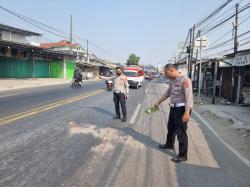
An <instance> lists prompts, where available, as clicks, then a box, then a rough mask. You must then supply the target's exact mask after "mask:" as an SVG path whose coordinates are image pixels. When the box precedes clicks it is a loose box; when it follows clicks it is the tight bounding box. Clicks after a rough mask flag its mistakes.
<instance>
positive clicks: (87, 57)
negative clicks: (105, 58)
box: [87, 39, 89, 63]
mask: <svg viewBox="0 0 250 187" xmlns="http://www.w3.org/2000/svg"><path fill="white" fill-rule="evenodd" d="M87 62H88V63H89V40H88V39H87Z"/></svg>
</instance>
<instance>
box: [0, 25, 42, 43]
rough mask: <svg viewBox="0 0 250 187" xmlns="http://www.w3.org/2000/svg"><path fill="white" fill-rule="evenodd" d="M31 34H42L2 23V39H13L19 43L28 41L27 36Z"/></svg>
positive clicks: (0, 28)
mask: <svg viewBox="0 0 250 187" xmlns="http://www.w3.org/2000/svg"><path fill="white" fill-rule="evenodd" d="M31 36H37V37H38V36H41V34H39V33H36V32H32V31H28V30H24V29H19V28H16V27H12V26H8V25H3V24H0V40H5V41H12V42H18V43H27V37H31Z"/></svg>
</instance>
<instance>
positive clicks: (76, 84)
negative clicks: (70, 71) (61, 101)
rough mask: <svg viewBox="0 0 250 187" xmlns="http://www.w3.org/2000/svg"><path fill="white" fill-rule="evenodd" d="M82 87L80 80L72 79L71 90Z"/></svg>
mask: <svg viewBox="0 0 250 187" xmlns="http://www.w3.org/2000/svg"><path fill="white" fill-rule="evenodd" d="M81 86H82V82H81V80H80V79H76V78H73V80H72V81H71V87H72V88H80V87H81Z"/></svg>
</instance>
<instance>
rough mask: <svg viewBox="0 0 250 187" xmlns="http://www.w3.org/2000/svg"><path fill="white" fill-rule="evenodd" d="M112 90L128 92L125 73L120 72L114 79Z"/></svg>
mask: <svg viewBox="0 0 250 187" xmlns="http://www.w3.org/2000/svg"><path fill="white" fill-rule="evenodd" d="M114 92H116V93H124V94H126V95H128V94H129V84H128V79H127V77H126V76H125V75H123V74H121V75H119V76H117V77H116V79H114Z"/></svg>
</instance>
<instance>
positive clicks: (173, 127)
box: [155, 64, 193, 162]
mask: <svg viewBox="0 0 250 187" xmlns="http://www.w3.org/2000/svg"><path fill="white" fill-rule="evenodd" d="M164 71H165V75H166V76H167V77H168V78H170V79H171V80H172V81H171V83H170V84H169V87H168V89H167V91H166V93H165V94H164V95H163V96H162V97H161V98H160V99H159V101H158V102H156V104H155V107H159V106H160V104H161V103H162V102H163V101H165V100H166V99H167V98H170V113H169V119H168V125H167V128H168V134H167V141H166V143H165V144H163V145H159V148H160V149H169V150H174V142H175V136H176V134H177V139H178V141H179V154H178V156H177V157H176V158H172V161H173V162H182V161H186V160H187V151H188V136H187V132H186V131H187V122H188V121H189V119H190V114H191V110H192V108H193V90H192V82H191V80H190V79H189V78H186V77H184V76H182V75H181V73H180V72H179V71H178V70H177V67H176V66H175V65H174V64H167V65H166V66H165V68H164Z"/></svg>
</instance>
